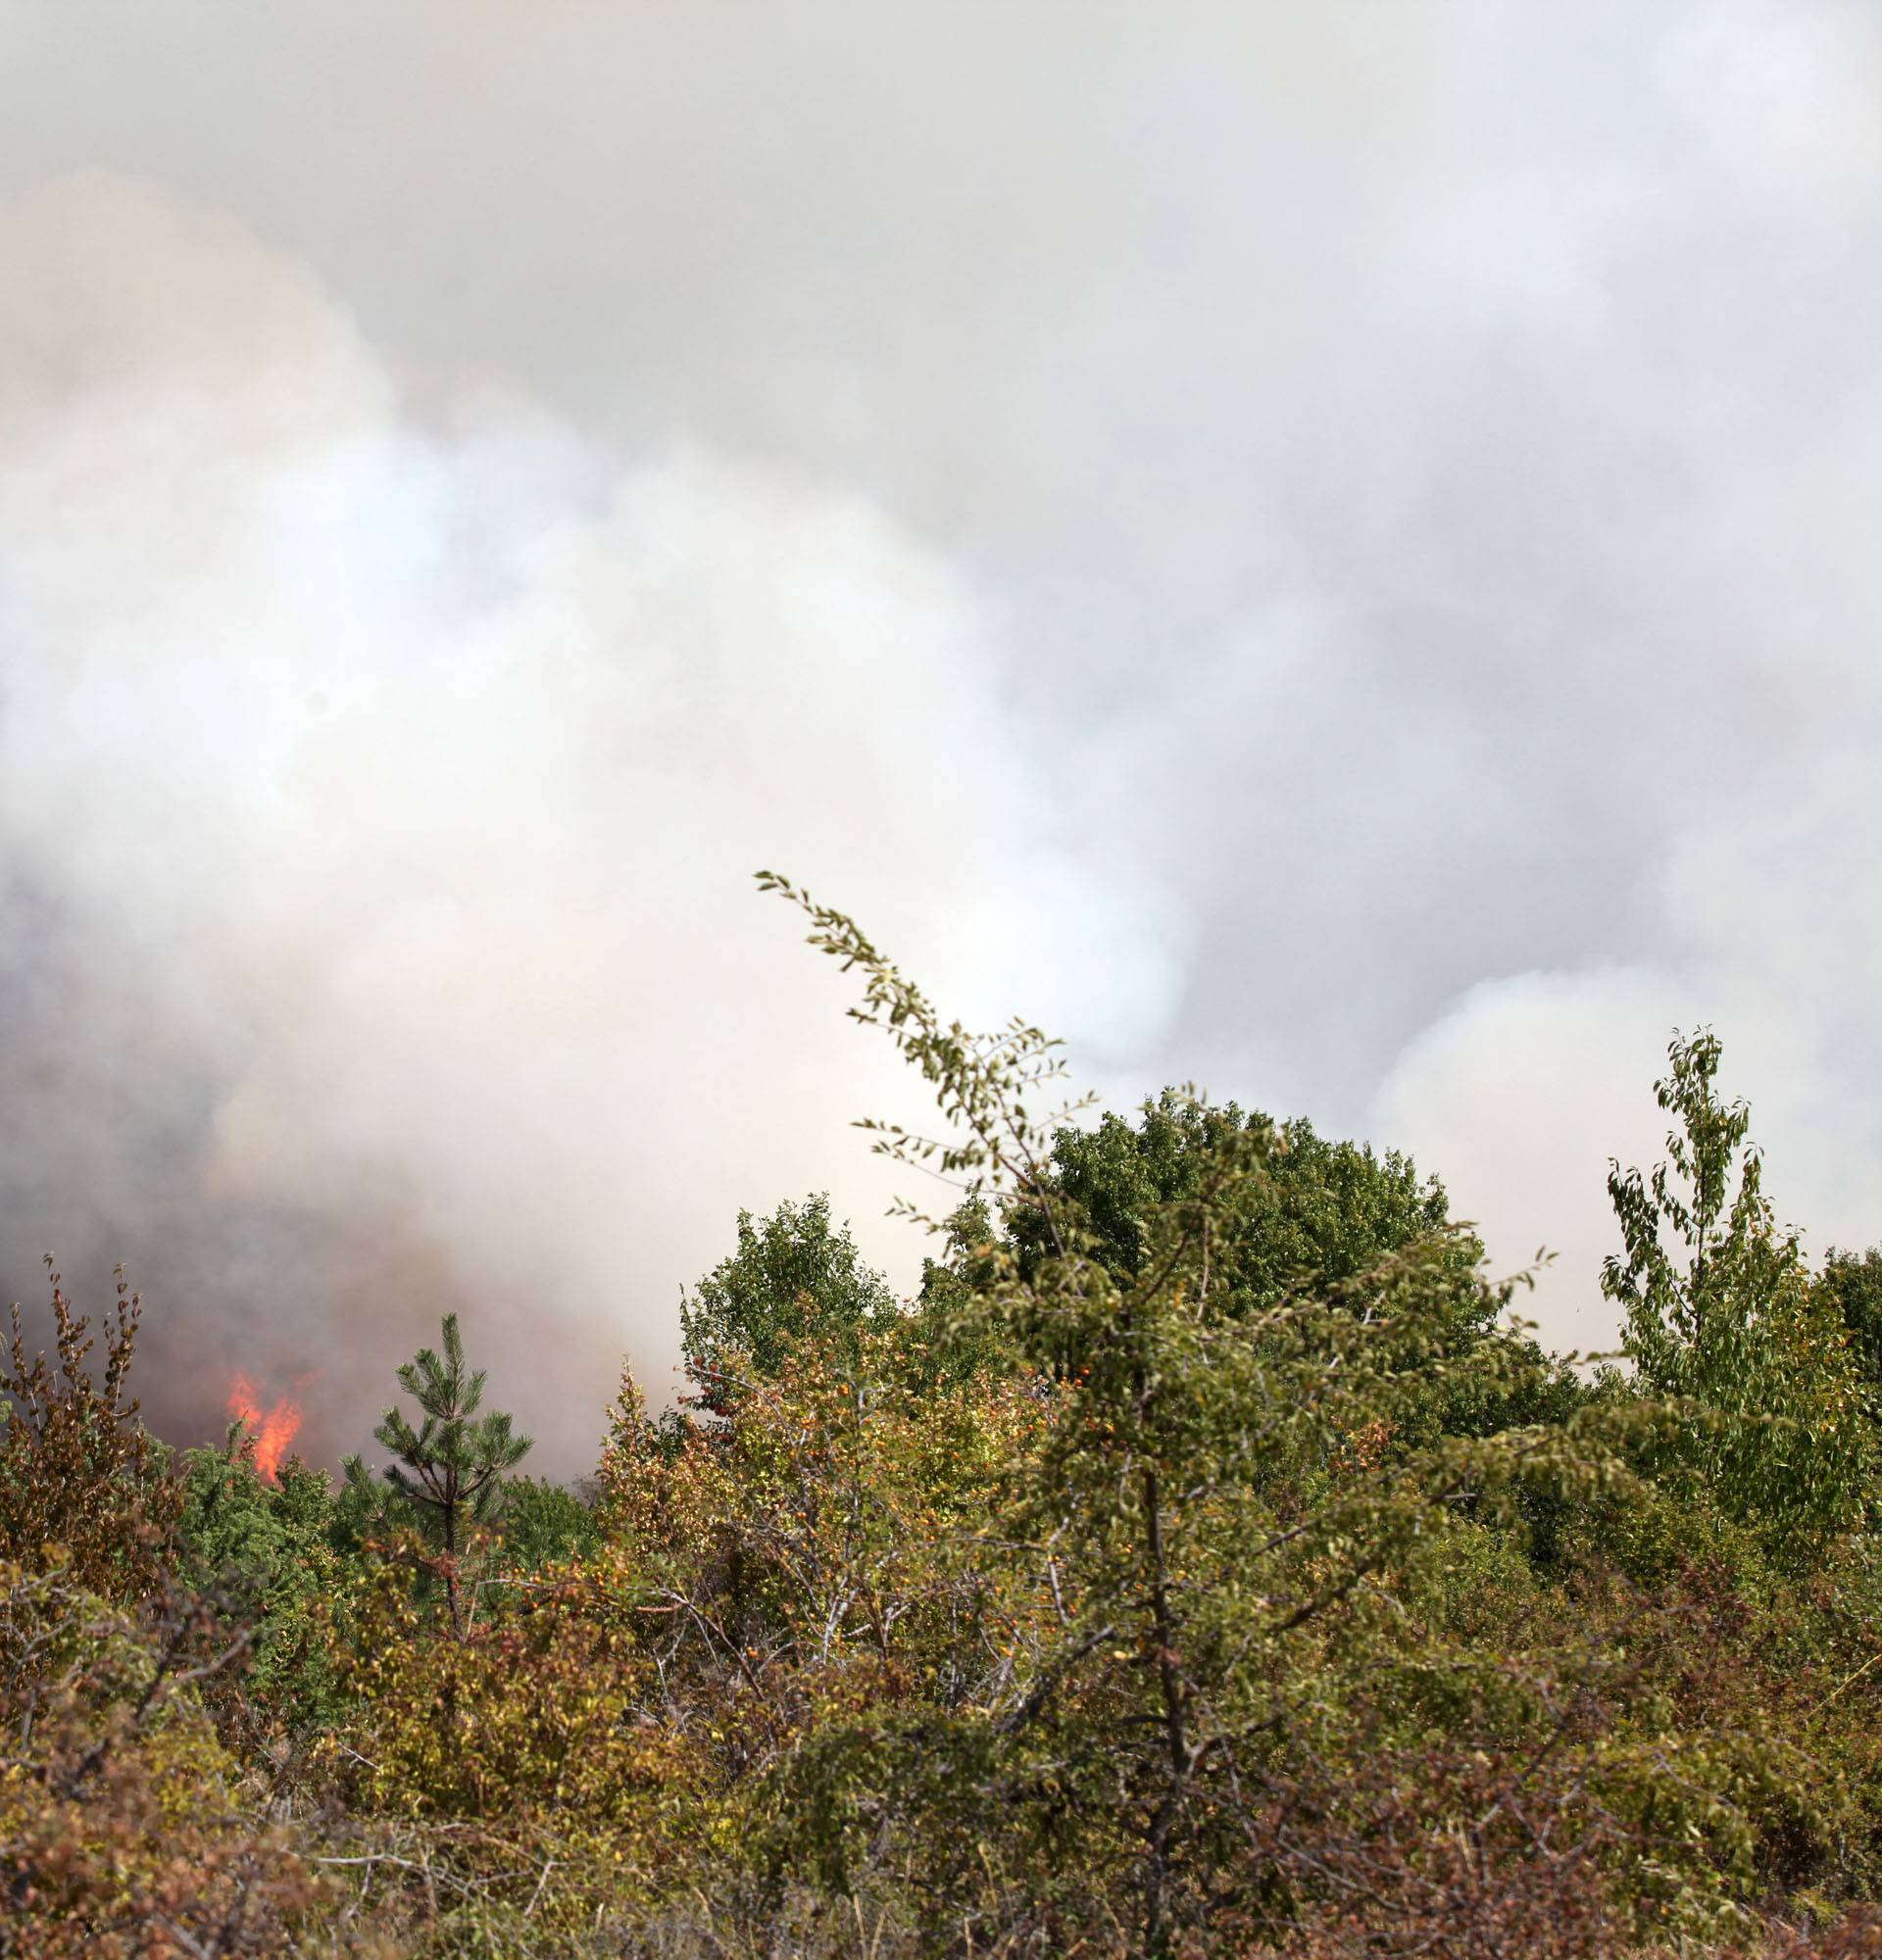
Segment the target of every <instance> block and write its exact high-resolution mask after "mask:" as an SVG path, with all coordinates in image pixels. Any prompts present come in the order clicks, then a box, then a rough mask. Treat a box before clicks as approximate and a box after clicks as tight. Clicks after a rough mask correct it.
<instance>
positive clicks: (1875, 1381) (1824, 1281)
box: [1816, 1246, 1882, 1414]
mask: <svg viewBox="0 0 1882 1960" xmlns="http://www.w3.org/2000/svg"><path fill="white" fill-rule="evenodd" d="M1816 1284H1817V1287H1818V1289H1819V1291H1820V1292H1821V1293H1822V1295H1823V1298H1824V1299H1825V1300H1826V1301H1827V1303H1828V1304H1829V1306H1830V1307H1831V1309H1832V1310H1833V1311H1834V1312H1835V1314H1836V1316H1837V1318H1838V1319H1839V1320H1840V1321H1841V1322H1842V1324H1843V1328H1844V1331H1845V1332H1846V1333H1847V1334H1848V1335H1849V1337H1850V1350H1851V1353H1852V1354H1853V1356H1854V1357H1855V1360H1856V1365H1857V1370H1858V1371H1859V1372H1860V1374H1861V1377H1862V1382H1863V1386H1864V1388H1865V1389H1866V1390H1867V1392H1868V1397H1869V1406H1870V1409H1871V1412H1872V1413H1876V1414H1882V1248H1878V1247H1875V1246H1871V1247H1870V1248H1869V1250H1867V1251H1866V1252H1864V1253H1862V1254H1861V1255H1860V1256H1859V1257H1858V1256H1857V1254H1856V1253H1855V1252H1844V1251H1839V1250H1837V1248H1836V1247H1834V1246H1832V1247H1831V1248H1830V1250H1829V1251H1828V1252H1826V1253H1825V1254H1824V1257H1823V1270H1822V1272H1821V1274H1820V1275H1819V1276H1818V1278H1817V1282H1816Z"/></svg>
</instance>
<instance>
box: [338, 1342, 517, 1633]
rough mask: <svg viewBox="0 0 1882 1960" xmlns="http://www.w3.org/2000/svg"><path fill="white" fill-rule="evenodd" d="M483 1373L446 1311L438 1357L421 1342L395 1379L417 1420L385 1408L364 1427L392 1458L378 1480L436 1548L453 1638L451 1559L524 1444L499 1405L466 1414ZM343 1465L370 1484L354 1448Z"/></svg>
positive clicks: (455, 1576) (491, 1515) (458, 1596)
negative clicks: (471, 1365) (375, 1422)
mask: <svg viewBox="0 0 1882 1960" xmlns="http://www.w3.org/2000/svg"><path fill="white" fill-rule="evenodd" d="M484 1379H485V1376H484V1370H483V1369H481V1368H479V1369H477V1370H475V1371H474V1372H471V1371H469V1370H467V1369H466V1367H465V1364H464V1342H463V1339H462V1338H461V1337H460V1335H459V1333H458V1316H457V1315H456V1314H455V1313H447V1314H446V1315H445V1316H444V1355H443V1358H442V1359H440V1358H439V1356H438V1355H437V1353H436V1352H435V1351H434V1350H433V1349H431V1348H420V1349H419V1351H418V1353H417V1355H416V1356H415V1357H414V1358H413V1359H412V1360H410V1361H407V1362H406V1363H405V1364H404V1365H403V1366H402V1367H401V1368H400V1369H399V1386H400V1387H401V1388H402V1389H403V1390H404V1391H405V1392H406V1394H407V1395H409V1396H410V1397H413V1399H414V1400H415V1401H417V1403H418V1404H419V1407H420V1409H421V1411H422V1412H423V1416H424V1423H423V1426H422V1427H421V1428H420V1429H417V1430H415V1429H414V1428H413V1427H412V1425H411V1423H410V1422H409V1421H408V1420H407V1419H406V1417H405V1416H404V1415H403V1414H402V1413H401V1412H400V1410H398V1409H397V1408H389V1409H387V1410H386V1411H385V1417H384V1420H383V1421H382V1422H381V1423H380V1424H379V1426H378V1428H377V1429H375V1430H374V1431H373V1432H372V1434H373V1436H374V1438H375V1439H376V1440H377V1441H378V1443H379V1444H380V1445H381V1446H383V1447H385V1448H387V1449H389V1450H391V1451H392V1452H393V1454H394V1455H395V1456H396V1457H397V1458H398V1459H399V1460H398V1461H397V1462H396V1463H390V1464H387V1465H386V1468H385V1479H386V1482H387V1483H388V1484H390V1485H391V1487H392V1489H393V1491H394V1492H395V1493H396V1494H397V1495H398V1497H399V1498H400V1499H402V1500H403V1502H404V1503H405V1504H406V1505H407V1506H409V1507H410V1509H411V1513H412V1515H413V1516H414V1517H415V1518H416V1519H417V1520H418V1521H419V1523H420V1525H421V1529H422V1530H423V1531H424V1532H425V1534H426V1536H427V1537H429V1538H430V1540H431V1541H432V1543H433V1544H435V1545H436V1546H437V1547H438V1549H439V1551H440V1553H441V1554H442V1556H441V1557H440V1558H439V1560H438V1562H437V1563H438V1570H439V1571H440V1573H441V1575H442V1577H443V1579H444V1587H445V1597H446V1599H447V1601H448V1602H449V1605H450V1610H451V1628H452V1632H453V1633H454V1634H456V1635H458V1636H459V1637H460V1638H461V1637H462V1636H463V1633H464V1603H463V1597H462V1593H461V1588H460V1583H459V1561H460V1560H461V1558H462V1557H463V1554H464V1552H465V1551H466V1550H467V1549H468V1547H469V1544H470V1542H471V1536H472V1535H473V1533H474V1532H475V1531H476V1529H477V1528H478V1527H480V1526H484V1525H488V1524H492V1523H494V1522H495V1520H496V1518H497V1516H498V1514H499V1513H500V1512H501V1511H502V1509H503V1502H504V1495H505V1487H504V1482H503V1480H504V1476H505V1473H506V1472H508V1471H510V1470H513V1469H515V1468H516V1466H517V1465H518V1464H519V1463H520V1462H521V1461H522V1459H523V1457H524V1456H525V1455H527V1453H528V1451H529V1448H530V1445H531V1439H530V1438H529V1437H526V1436H517V1435H514V1434H513V1433H512V1430H511V1418H510V1417H509V1416H508V1415H506V1414H504V1413H503V1412H502V1411H500V1410H494V1409H493V1410H491V1411H490V1412H489V1413H488V1414H486V1415H484V1416H482V1417H480V1418H477V1419H476V1420H472V1418H473V1417H476V1414H477V1410H478V1408H479V1407H480V1406H481V1404H482V1401H483V1385H484ZM345 1470H346V1476H347V1482H348V1483H349V1485H351V1486H352V1487H353V1488H354V1490H355V1491H356V1492H365V1491H366V1490H368V1489H370V1480H369V1478H368V1476H367V1471H366V1466H365V1464H364V1463H363V1462H362V1461H361V1459H360V1458H359V1457H358V1456H350V1457H348V1458H347V1459H346V1463H345Z"/></svg>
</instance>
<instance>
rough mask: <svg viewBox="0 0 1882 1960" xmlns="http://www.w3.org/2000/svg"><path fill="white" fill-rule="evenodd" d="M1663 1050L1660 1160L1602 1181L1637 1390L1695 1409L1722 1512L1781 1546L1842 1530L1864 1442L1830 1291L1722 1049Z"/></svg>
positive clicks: (1699, 1456) (1854, 1495)
mask: <svg viewBox="0 0 1882 1960" xmlns="http://www.w3.org/2000/svg"><path fill="white" fill-rule="evenodd" d="M1666 1053H1667V1059H1668V1061H1669V1062H1670V1063H1671V1073H1670V1074H1669V1075H1667V1076H1666V1077H1665V1078H1663V1079H1662V1080H1661V1081H1659V1082H1658V1083H1656V1084H1655V1096H1656V1099H1657V1100H1658V1102H1659V1106H1660V1107H1661V1108H1662V1109H1664V1110H1666V1111H1667V1112H1668V1113H1669V1114H1670V1115H1671V1116H1672V1117H1673V1119H1674V1123H1673V1127H1672V1128H1671V1129H1670V1130H1669V1131H1668V1132H1667V1136H1666V1151H1667V1158H1666V1161H1664V1162H1662V1163H1660V1164H1658V1165H1656V1166H1655V1168H1654V1170H1653V1171H1652V1173H1651V1174H1649V1175H1643V1174H1642V1173H1641V1172H1640V1171H1639V1170H1638V1169H1630V1170H1625V1171H1623V1170H1622V1169H1621V1167H1620V1165H1619V1163H1618V1162H1617V1161H1614V1162H1611V1164H1610V1172H1609V1178H1608V1191H1609V1196H1610V1199H1611V1200H1612V1201H1613V1207H1614V1216H1615V1218H1616V1220H1617V1222H1618V1224H1619V1226H1620V1233H1621V1242H1622V1248H1623V1250H1621V1251H1620V1252H1618V1253H1615V1254H1612V1255H1610V1258H1609V1259H1608V1261H1607V1263H1606V1265H1605V1267H1604V1268H1603V1273H1602V1291H1603V1292H1604V1293H1605V1294H1606V1295H1607V1296H1608V1298H1609V1299H1612V1300H1614V1301H1615V1302H1616V1303H1617V1304H1618V1305H1619V1306H1620V1307H1621V1308H1622V1310H1623V1312H1624V1313H1625V1316H1626V1320H1625V1326H1624V1329H1623V1336H1622V1342H1623V1347H1624V1349H1625V1351H1626V1353H1627V1355H1628V1356H1629V1358H1630V1359H1631V1360H1632V1361H1633V1363H1634V1366H1635V1368H1636V1369H1637V1371H1638V1374H1639V1379H1640V1381H1641V1384H1642V1386H1643V1387H1645V1388H1646V1389H1648V1390H1649V1391H1650V1392H1651V1393H1652V1394H1654V1395H1657V1396H1660V1397H1673V1398H1676V1399H1678V1400H1679V1401H1682V1402H1684V1403H1686V1404H1688V1405H1689V1406H1690V1409H1691V1414H1690V1415H1689V1417H1688V1420H1687V1422H1686V1424H1685V1427H1684V1428H1683V1430H1682V1432H1681V1434H1680V1436H1679V1438H1678V1442H1677V1450H1676V1453H1677V1455H1678V1456H1679V1458H1680V1459H1681V1460H1683V1461H1685V1462H1686V1463H1687V1464H1688V1465H1689V1466H1690V1467H1691V1468H1692V1469H1693V1470H1694V1471H1696V1473H1697V1474H1698V1475H1699V1477H1700V1478H1701V1479H1702V1481H1703V1483H1704V1484H1705V1485H1706V1487H1707V1488H1708V1489H1709V1490H1710V1491H1711V1492H1712V1493H1713V1495H1715V1496H1716V1497H1717V1499H1718V1500H1719V1501H1720V1502H1721V1503H1722V1504H1723V1505H1724V1506H1725V1508H1726V1509H1727V1511H1728V1512H1730V1513H1731V1514H1733V1515H1735V1516H1738V1517H1740V1518H1744V1519H1753V1518H1757V1519H1761V1520H1762V1521H1764V1523H1765V1524H1766V1525H1767V1526H1768V1527H1769V1529H1770V1530H1771V1531H1772V1532H1773V1533H1774V1534H1775V1535H1776V1536H1777V1538H1779V1539H1781V1538H1783V1537H1785V1536H1787V1535H1791V1534H1802V1533H1804V1532H1806V1531H1807V1530H1815V1531H1823V1530H1833V1529H1836V1528H1839V1527H1841V1526H1845V1525H1848V1524H1850V1523H1852V1522H1853V1521H1854V1519H1855V1517H1856V1515H1857V1511H1858V1510H1859V1507H1860V1503H1861V1499H1862V1494H1863V1488H1864V1484H1865V1481H1866V1478H1867V1475H1868V1472H1869V1469H1870V1439H1869V1437H1868V1436H1867V1434H1866V1431H1865V1426H1864V1425H1863V1423H1862V1422H1861V1421H1860V1420H1859V1407H1860V1401H1859V1384H1858V1381H1857V1374H1856V1369H1855V1366H1854V1364H1853V1361H1852V1358H1851V1354H1850V1350H1849V1344H1848V1339H1847V1336H1846V1333H1845V1329H1844V1326H1843V1322H1842V1317H1841V1315H1840V1313H1838V1311H1837V1310H1836V1304H1835V1301H1834V1299H1833V1298H1832V1293H1833V1289H1832V1290H1831V1291H1828V1292H1826V1291H1824V1290H1822V1289H1817V1288H1813V1287H1812V1286H1811V1284H1810V1280H1809V1275H1808V1272H1807V1271H1806V1268H1805V1265H1804V1259H1803V1254H1802V1251H1801V1250H1800V1249H1799V1246H1798V1240H1797V1234H1796V1233H1795V1232H1794V1231H1788V1230H1780V1229H1779V1227H1778V1225H1777V1223H1776V1214H1775V1212H1774V1211H1773V1209H1772V1206H1771V1203H1770V1201H1769V1200H1768V1199H1767V1198H1766V1197H1765V1196H1764V1191H1763V1165H1762V1160H1761V1158H1760V1155H1759V1153H1758V1150H1757V1148H1756V1146H1754V1145H1752V1144H1751V1143H1749V1142H1748V1138H1749V1135H1750V1130H1751V1110H1750V1107H1749V1106H1748V1104H1747V1103H1745V1102H1744V1101H1743V1100H1742V1099H1741V1100H1738V1101H1735V1102H1730V1103H1727V1102H1725V1101H1723V1100H1722V1099H1721V1098H1720V1096H1719V1094H1718V1090H1717V1087H1716V1084H1717V1078H1718V1070H1719V1062H1720V1058H1721V1054H1722V1047H1721V1044H1720V1043H1719V1040H1718V1038H1717V1036H1716V1035H1714V1034H1713V1033H1712V1032H1711V1031H1710V1030H1709V1029H1698V1030H1695V1031H1694V1033H1693V1034H1691V1035H1690V1036H1687V1035H1681V1034H1679V1033H1675V1034H1674V1036H1673V1038H1672V1041H1671V1042H1670V1044H1669V1045H1668V1047H1667V1051H1666ZM1797 1548H1798V1549H1800V1550H1801V1548H1802V1547H1801V1541H1800V1544H1799V1546H1798V1547H1797Z"/></svg>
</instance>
